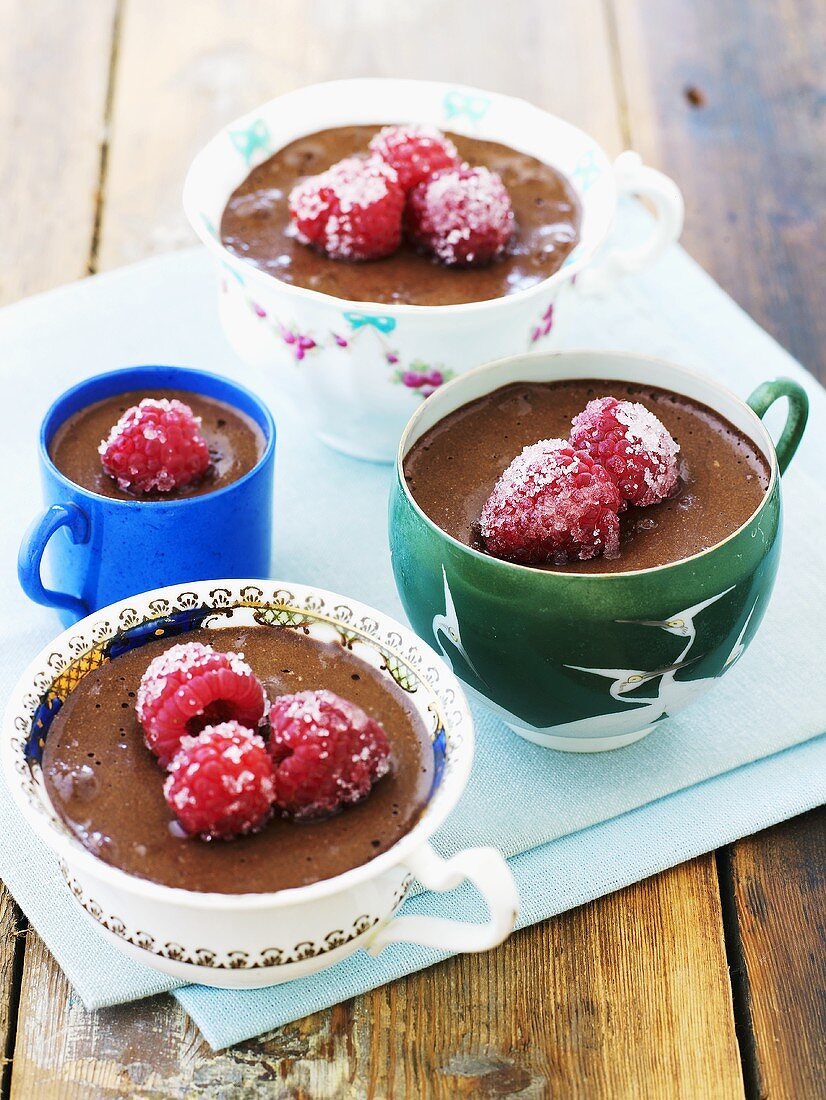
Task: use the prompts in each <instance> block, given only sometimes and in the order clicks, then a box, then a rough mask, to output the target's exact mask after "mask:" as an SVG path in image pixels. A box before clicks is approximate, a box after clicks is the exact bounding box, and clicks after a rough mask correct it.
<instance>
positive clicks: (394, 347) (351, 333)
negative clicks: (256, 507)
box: [184, 79, 683, 462]
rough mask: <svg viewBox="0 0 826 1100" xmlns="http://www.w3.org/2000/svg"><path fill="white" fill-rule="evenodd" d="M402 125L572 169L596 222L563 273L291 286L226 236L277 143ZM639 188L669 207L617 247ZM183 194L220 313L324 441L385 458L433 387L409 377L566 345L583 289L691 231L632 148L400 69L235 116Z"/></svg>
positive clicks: (588, 220) (450, 373)
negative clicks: (627, 198) (454, 300)
mask: <svg viewBox="0 0 826 1100" xmlns="http://www.w3.org/2000/svg"><path fill="white" fill-rule="evenodd" d="M393 122H416V123H420V124H427V125H431V126H436V127H438V128H440V129H443V130H448V131H450V132H453V133H458V134H462V135H467V136H470V137H475V138H481V139H484V140H487V141H494V142H499V143H501V144H504V145H507V146H510V147H511V148H513V149H516V150H518V151H519V152H523V153H527V154H530V155H531V156H533V157H536V158H537V159H538V160H540V161H542V162H544V163H546V164H549V165H551V166H552V167H554V168H556V169H558V170H559V171H561V172H562V173H563V174H564V175H565V176H567V177H568V179H569V180H570V181H571V183H572V184H573V186H574V188H575V189H576V192H577V195H578V197H579V200H580V203H581V206H582V224H581V230H580V239H579V242H578V244H577V246H576V247H575V249H574V250H573V251H572V252H571V253H570V254H569V255H568V256H567V257H566V260H565V263H564V264H563V266H562V267H561V268H560V270H558V271H557V272H555V273H554V274H553V275H551V276H550V277H549V278H546V279H543V280H542V281H540V282H537V283H535V284H534V285H532V286H528V287H526V288H524V289H521V290H518V291H516V292H514V293H511V294H508V295H506V296H504V297H500V298H493V299H490V300H487V301H479V302H470V303H466V304H459V305H438V306H432V305H402V304H399V305H397V304H386V303H382V304H376V303H371V302H353V301H346V300H344V299H341V298H336V297H334V296H332V295H330V294H325V293H320V292H318V291H316V290H311V289H307V288H304V287H300V286H294V285H291V284H288V283H285V282H283V281H280V280H279V279H278V278H276V277H275V276H273V275H271V274H269V273H268V272H266V271H263V270H261V269H260V268H257V267H255V266H253V265H252V264H251V263H248V262H246V261H245V260H244V259H242V258H239V256H237V255H235V254H233V253H232V252H230V251H229V250H228V249H226V248H225V247H224V245H223V244H222V243H221V233H220V226H221V217H222V214H223V211H224V208H225V206H226V204H227V201H228V199H229V198H230V196H231V195H232V193H233V191H234V190H235V189H236V188H237V187H238V186H239V185H240V184H241V183H242V182H243V180H244V179H245V178H246V177H247V175H248V174H249V172H250V171H251V170H252V169H253V168H255V167H256V166H257V165H259V164H261V163H262V162H263V161H265V160H266V159H267V158H268V157H270V156H271V155H272V154H273V153H275V152H277V151H278V150H279V149H281V148H283V147H284V146H286V145H287V144H289V143H290V142H292V141H295V140H296V139H297V138H300V137H303V136H305V135H308V134H312V133H315V132H318V131H320V130H326V129H331V128H333V127H337V126H348V125H355V124H361V125H370V124H374V125H375V124H381V123H393ZM353 152H356V150H353ZM625 193H634V194H638V195H641V196H644V197H646V198H647V199H649V200H650V202H651V203H652V205H653V206H654V209H655V211H656V215H657V217H656V221H655V222H654V225H653V229H652V230H651V232H650V235H649V236H648V237H647V238H646V239H644V240H640V241H637V242H635V243H632V244H630V245H626V246H623V247H619V246H618V245H613V246H611V245H609V246H607V247H604V246H605V245H606V239H607V237H608V235H609V231H610V230H611V228H612V225H613V223H614V220H615V215H616V212H617V202H618V199H619V197H620V196H621V195H622V194H625ZM184 207H185V210H186V214H187V216H188V218H189V221H190V222H191V224H192V227H193V229H194V230H195V232H196V233H197V234H198V237H199V238H200V239H201V241H202V242H203V243H204V244H205V245H206V247H207V249H208V250H209V252H210V254H211V255H212V256H213V258H214V259H215V261H216V263H217V265H218V267H219V271H220V274H221V295H220V312H221V318H222V320H223V324H224V328H225V330H226V333H227V336H228V337H229V340H230V342H231V343H232V345H233V346H234V348H235V349H236V351H237V352H238V354H239V355H240V356H241V358H242V359H244V360H245V361H246V362H247V363H249V364H250V365H252V366H254V367H256V368H259V369H262V370H264V371H266V373H267V374H268V375H271V376H272V378H273V380H274V382H275V383H276V384H277V386H278V387H279V389H280V391H281V392H282V393H285V394H287V395H288V396H291V397H293V398H294V399H296V400H297V401H298V402H299V403H300V405H301V409H302V412H303V413H304V414H305V415H306V416H307V418H308V419H309V421H310V422H311V424H312V425H313V427H314V428H315V430H316V431H317V433H318V434H319V436H320V437H321V438H322V439H323V440H324V441H325V442H326V443H328V444H330V445H331V446H333V447H335V448H337V449H338V450H340V451H343V452H345V453H346V454H351V455H354V456H356V457H359V458H366V459H373V460H376V461H384V462H391V461H392V460H393V458H394V456H395V451H396V446H397V444H398V441H399V438H400V436H401V433H402V430H403V428H404V426H405V424H406V422H407V420H408V419H409V417H410V416H411V415H412V413H414V412H415V410H416V408H417V406H418V405H419V404H420V403H421V401H422V399H423V397H424V395H425V394H426V393H427V392H429V391H428V390H422V389H416V388H410V387H408V386H407V385H405V384H404V378H405V376H406V375H408V374H410V373H411V372H417V373H418V374H420V375H422V377H424V375H423V374H422V372H425V373H426V374H427V375H428V376H429V377H431V378H434V377H435V378H436V379H441V380H443V381H447V380H449V379H450V378H452V377H454V376H456V375H459V374H462V373H463V372H464V371H466V370H469V369H470V368H471V367H476V366H479V365H480V364H481V363H485V362H489V361H490V360H493V359H500V358H504V357H505V356H509V355H516V354H519V353H521V352H524V351H528V350H530V349H537V350H539V349H543V350H544V349H546V348H549V347H553V346H554V343H555V341H556V339H557V336H558V333H559V321H560V318H562V319H563V320H564V317H563V315H564V313H565V312H567V311H568V310H570V309H572V308H576V300H577V298H578V296H579V293H589V292H591V291H594V290H600V289H602V288H604V287H605V286H608V285H610V283H611V282H612V281H613V279H614V278H616V277H617V276H621V275H624V274H632V273H635V272H639V271H642V270H643V269H644V268H646V267H648V266H649V265H650V264H651V263H652V262H653V261H654V260H656V259H657V258H658V257H659V256H660V254H661V253H662V252H663V250H664V249H665V248H666V247H667V246H668V245H669V244H671V243H672V242H674V241H676V240H677V238H678V237H679V235H680V231H681V229H682V221H683V203H682V198H681V196H680V192H679V190H678V188H677V187H676V185H675V184H674V183H673V182H672V181H671V180H669V179H668V178H667V177H665V176H663V175H662V174H661V173H660V172H657V171H655V170H654V169H652V168H648V167H646V166H645V165H643V164H642V162H641V161H640V158H639V157H638V156H637V155H636V154H635V153H630V152H626V153H623V154H622V155H621V156H620V157H619V158H618V159H617V160H616V161H615V162H614V163H613V164H612V163H611V161H610V160H609V158H608V156H607V154H606V153H605V151H604V150H603V149H602V148H601V147H600V146H599V145H598V144H597V142H596V141H595V140H594V139H593V138H592V137H590V136H589V135H588V134H586V133H584V132H583V131H582V130H579V129H577V128H576V127H575V126H572V125H571V124H570V123H567V122H564V121H563V120H562V119H560V118H557V117H555V116H554V115H551V114H549V113H548V112H547V111H543V110H540V108H538V107H535V106H533V105H532V104H530V103H527V102H525V101H524V100H521V99H514V98H513V97H511V96H504V95H498V94H495V93H492V92H485V91H482V90H480V89H478V88H468V87H464V86H461V87H460V86H456V85H453V84H446V83H441V82H438V81H419V80H395V79H361V80H339V81H335V82H331V83H328V84H314V85H311V86H309V87H306V88H301V89H299V90H297V91H294V92H290V93H288V94H287V95H283V96H279V97H278V98H277V99H273V100H271V101H270V102H269V103H265V104H263V105H262V106H261V107H259V108H257V109H256V110H255V111H252V112H250V113H249V114H248V115H245V116H244V117H243V118H240V119H237V120H236V121H235V122H233V123H230V125H229V126H226V127H225V128H224V129H223V130H222V131H221V132H220V133H219V134H218V135H217V136H216V137H214V138H213V140H212V141H210V143H209V144H208V145H207V146H206V147H205V148H204V149H203V150H202V151H201V152H200V153H199V154H198V155H197V156H196V158H195V160H194V161H193V163H192V166H191V168H190V170H189V174H188V176H187V180H186V184H185V187H184ZM458 277H461V275H459V276H458ZM574 279H576V291H574V292H571V288H572V287H573V285H574Z"/></svg>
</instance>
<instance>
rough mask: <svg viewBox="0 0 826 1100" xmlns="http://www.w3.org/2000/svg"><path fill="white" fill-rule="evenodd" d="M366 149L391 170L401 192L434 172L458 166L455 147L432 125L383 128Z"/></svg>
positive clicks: (458, 161)
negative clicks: (397, 180) (397, 179)
mask: <svg viewBox="0 0 826 1100" xmlns="http://www.w3.org/2000/svg"><path fill="white" fill-rule="evenodd" d="M370 148H371V150H372V151H373V152H374V153H376V154H377V155H378V156H380V157H381V158H382V160H384V161H386V163H387V164H389V165H390V166H391V167H392V168H394V169H395V171H396V175H397V176H398V178H399V183H400V184H401V186H402V188H403V189H404V191H410V190H411V189H412V188H413V187H415V186H416V185H417V184H419V183H423V182H424V181H425V180H427V179H430V177H431V176H432V175H433V174H434V172H438V171H440V170H441V169H443V168H454V167H458V166H459V164H460V159H459V154H458V152H457V150H456V146H455V145H454V144H453V142H452V141H451V140H450V138H448V137H445V135H444V134H443V133H442V132H441V130H437V129H436V128H435V127H433V126H417V125H410V126H385V127H384V128H383V129H382V130H380V131H379V132H378V133H377V134H376V135H375V137H373V138H372V139H371V141H370Z"/></svg>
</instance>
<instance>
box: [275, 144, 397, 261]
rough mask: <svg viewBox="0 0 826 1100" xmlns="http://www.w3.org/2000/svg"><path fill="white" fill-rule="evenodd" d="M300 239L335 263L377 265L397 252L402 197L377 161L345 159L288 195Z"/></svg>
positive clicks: (391, 175)
mask: <svg viewBox="0 0 826 1100" xmlns="http://www.w3.org/2000/svg"><path fill="white" fill-rule="evenodd" d="M289 204H290V216H291V218H292V220H293V224H294V226H295V231H296V234H297V236H298V239H299V240H300V241H302V242H303V243H304V244H308V245H312V246H313V247H315V248H318V249H320V250H321V251H322V252H325V253H326V254H327V255H328V256H330V257H331V258H332V259H334V260H378V259H381V258H382V257H383V256H389V255H390V254H391V253H392V252H395V250H396V249H397V248H398V246H399V242H400V241H401V233H402V211H403V209H404V191H403V189H402V187H401V186H400V184H399V180H398V176H397V175H396V172H395V171H394V169H393V168H391V167H390V165H389V164H386V163H385V161H383V160H382V159H381V157H378V156H375V155H372V156H369V157H346V158H345V159H344V160H340V161H339V162H338V163H337V164H334V165H333V166H332V167H331V168H328V169H327V171H326V172H322V173H320V175H317V176H309V177H308V178H307V179H305V180H302V181H301V182H300V183H298V184H296V186H295V187H294V188H293V189H292V191H291V192H290V198H289Z"/></svg>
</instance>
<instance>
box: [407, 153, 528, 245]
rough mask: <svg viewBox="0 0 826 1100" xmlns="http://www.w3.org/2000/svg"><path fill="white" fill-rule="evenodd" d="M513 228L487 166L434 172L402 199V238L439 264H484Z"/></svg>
mask: <svg viewBox="0 0 826 1100" xmlns="http://www.w3.org/2000/svg"><path fill="white" fill-rule="evenodd" d="M513 228H514V217H513V208H512V207H511V200H510V196H509V195H508V192H507V188H506V187H505V185H504V183H503V182H502V180H501V178H500V177H499V176H498V175H497V174H496V172H491V171H490V170H489V169H488V168H481V167H480V168H470V167H468V166H467V165H464V166H462V167H459V168H449V169H446V170H444V171H441V172H437V173H436V174H435V175H434V176H432V177H431V178H430V179H429V180H426V181H425V182H424V183H420V184H419V185H418V186H417V187H414V189H413V190H412V191H411V192H410V196H409V198H408V205H407V210H406V213H405V232H406V234H407V236H408V239H409V240H410V242H411V243H412V244H413V245H414V246H415V247H417V248H419V249H421V250H422V251H424V252H430V253H432V254H433V255H434V256H435V257H436V258H437V259H438V260H440V261H441V262H442V263H443V264H448V265H453V264H455V265H457V266H462V267H482V266H484V265H485V264H489V263H490V262H491V261H492V260H494V259H496V257H497V256H499V255H501V253H502V252H503V251H504V249H505V246H506V245H507V243H508V241H509V240H510V238H511V234H512V233H513Z"/></svg>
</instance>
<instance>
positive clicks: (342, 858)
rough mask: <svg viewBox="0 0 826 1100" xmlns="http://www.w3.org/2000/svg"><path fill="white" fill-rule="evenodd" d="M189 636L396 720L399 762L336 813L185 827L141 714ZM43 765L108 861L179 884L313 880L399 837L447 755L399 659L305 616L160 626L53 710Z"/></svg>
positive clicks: (394, 757)
mask: <svg viewBox="0 0 826 1100" xmlns="http://www.w3.org/2000/svg"><path fill="white" fill-rule="evenodd" d="M182 640H185V641H197V642H203V643H205V644H209V645H212V646H213V647H214V648H215V649H216V650H223V651H227V652H228V651H234V652H238V653H243V654H244V658H245V660H246V661H247V662H248V663H249V665H250V666H251V667H252V669H253V671H254V672H255V674H256V675H257V676H258V678H259V679H260V680H261V682H262V683H263V685H264V688H265V691H266V693H267V697H268V698H269V699H273V698H274V697H275V696H276V695H282V694H287V693H292V692H296V691H303V690H314V689H318V688H328V689H329V690H331V691H333V692H335V693H336V694H338V695H340V696H342V697H344V698H346V699H350V700H351V701H352V702H354V703H357V704H358V705H359V706H360V707H362V708H363V709H364V710H365V711H366V712H367V713H368V714H369V715H370V716H371V717H372V718H375V719H376V720H377V721H379V722H380V723H381V724H382V726H383V727H384V730H385V732H386V734H387V736H388V739H389V741H390V745H391V767H390V771H389V773H388V774H387V775H385V776H384V777H383V778H382V779H380V780H379V781H378V782H377V783H376V784H375V786H374V787H373V790H372V791H371V792H370V794H369V795H368V797H367V798H366V799H364V801H362V802H360V803H358V804H356V805H353V806H348V807H347V808H345V809H343V810H341V811H340V812H339V813H338V814H336V815H335V816H333V817H329V818H326V819H324V820H320V821H312V822H293V821H288V820H284V819H281V818H277V817H276V818H273V819H272V820H271V821H270V822H269V823H268V824H267V825H266V826H265V827H264V828H263V829H262V830H261V831H260V832H258V833H255V834H253V835H250V836H245V837H239V838H237V839H235V840H231V841H221V840H213V841H209V842H207V841H203V840H201V839H199V838H193V837H187V836H185V835H183V833H182V830H181V829H180V827H179V826H178V823H177V822H176V821H175V819H174V816H173V814H172V812H171V810H170V809H169V807H168V806H167V803H166V800H165V799H164V796H163V778H164V776H163V772H162V771H161V769H160V767H159V765H158V763H157V760H156V758H155V757H154V756H153V755H152V753H150V751H149V750H148V749H147V748H146V746H145V745H144V741H143V735H142V731H141V728H140V726H139V724H138V721H137V718H136V716H135V695H136V693H137V689H138V685H139V683H140V680H141V676H142V675H143V673H144V671H145V670H146V667H147V665H148V664H149V662H150V661H151V660H152V658H153V657H156V656H157V655H158V654H159V653H161V652H162V651H163V650H164V649H167V648H169V646H171V645H175V644H176V643H178V642H180V641H182ZM43 774H44V778H45V783H46V789H47V791H48V794H49V797H50V799H51V801H52V804H53V805H54V807H55V809H56V811H57V812H58V814H59V815H60V817H61V818H62V819H63V821H64V822H66V824H67V825H68V826H69V828H70V829H71V830H72V832H73V833H74V834H75V835H76V836H77V837H78V839H79V840H80V841H81V843H82V844H83V845H84V846H85V847H86V848H88V849H89V850H90V851H92V852H94V854H95V855H97V856H99V857H100V858H101V859H102V860H104V861H105V862H107V863H110V864H113V865H114V866H116V867H120V868H122V869H123V870H125V871H128V872H129V873H130V874H133V875H137V876H139V877H141V878H146V879H151V880H153V881H154V882H159V883H163V884H165V885H167V886H180V887H184V888H185V889H188V890H196V891H215V892H218V893H227V894H237V893H247V892H250V893H259V892H271V891H276V890H282V889H287V888H289V887H294V886H306V885H308V884H309V883H313V882H317V881H319V880H320V879H327V878H331V877H333V876H335V875H339V874H341V873H342V872H344V871H348V870H350V869H351V868H353V867H359V866H361V865H362V864H364V863H367V862H368V861H369V860H371V859H373V858H374V857H375V856H377V855H379V854H380V853H381V852H384V851H387V849H388V848H391V847H392V846H393V845H394V844H395V843H396V842H397V841H398V840H399V839H400V838H401V837H403V836H404V835H405V834H406V833H407V832H409V830H410V829H411V828H412V827H413V825H415V823H416V822H417V820H418V819H419V817H420V815H421V813H422V811H423V809H424V807H425V805H426V803H427V800H428V797H429V794H430V791H431V788H432V785H433V777H434V766H433V750H432V746H431V743H430V737H429V734H428V731H427V730H426V729H425V727H424V724H423V722H422V721H421V719H420V717H419V716H418V714H417V713H416V711H415V710H414V708H413V705H412V702H411V698H410V696H409V694H408V693H407V692H405V691H404V690H403V689H402V688H401V687H399V686H398V685H397V684H396V683H395V681H394V680H392V679H391V677H390V676H389V675H388V674H387V673H386V672H381V671H379V670H378V669H376V668H374V667H373V666H372V665H369V664H367V663H366V662H365V661H363V660H362V659H361V658H360V657H358V656H357V655H356V654H355V653H354V652H352V651H350V650H347V649H345V648H343V647H342V646H341V645H339V644H337V643H329V642H323V641H320V640H318V639H315V638H312V637H309V636H307V635H305V634H304V633H303V632H301V631H300V630H293V629H288V628H280V627H265V626H258V627H256V626H253V627H223V628H219V629H199V630H195V631H192V632H191V633H189V634H187V635H186V636H185V638H184V639H182V638H180V637H177V638H164V639H159V640H158V641H155V642H150V643H149V644H148V645H145V646H142V647H141V648H138V649H134V650H131V651H130V652H128V653H126V654H124V655H123V656H120V657H118V658H117V659H115V660H113V661H110V662H108V663H107V664H104V665H102V666H101V667H100V668H98V669H97V670H95V671H94V672H91V673H89V674H88V675H87V676H86V677H84V679H83V680H82V681H81V682H80V684H79V685H78V687H77V688H76V689H75V690H74V691H73V692H72V694H71V695H70V696H69V698H68V699H67V701H66V702H65V703H64V705H63V707H62V708H61V709H60V711H59V712H58V714H57V715H56V717H55V718H54V720H53V723H52V726H51V728H50V730H49V735H48V738H47V740H46V747H45V750H44V754H43Z"/></svg>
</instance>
